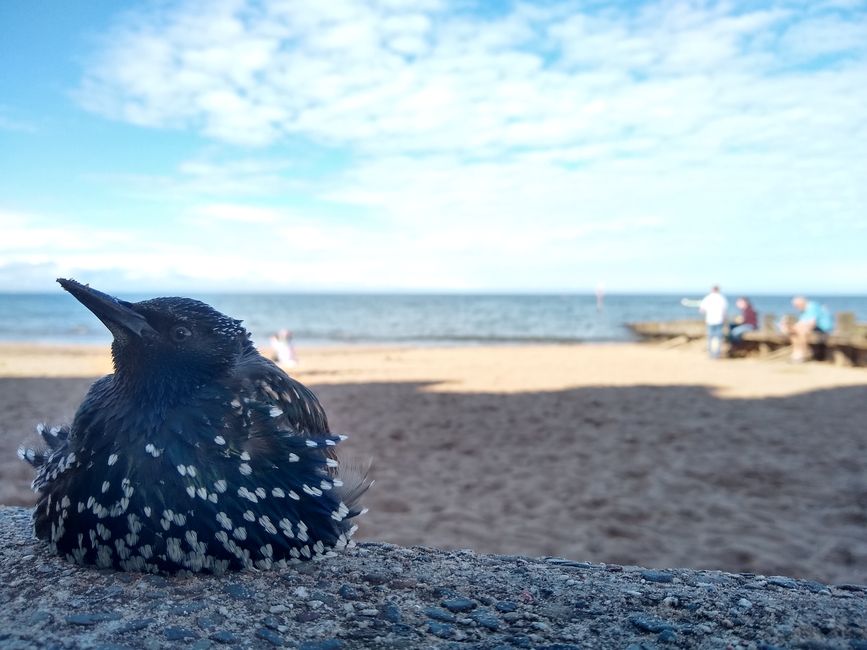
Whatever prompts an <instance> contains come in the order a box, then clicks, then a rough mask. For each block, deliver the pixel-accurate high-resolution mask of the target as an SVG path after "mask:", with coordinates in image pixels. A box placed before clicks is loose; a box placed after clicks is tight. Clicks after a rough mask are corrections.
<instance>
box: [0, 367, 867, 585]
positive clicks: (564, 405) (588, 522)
mask: <svg viewBox="0 0 867 650" xmlns="http://www.w3.org/2000/svg"><path fill="white" fill-rule="evenodd" d="M90 381H91V380H86V379H0V390H2V391H3V393H2V394H3V399H2V403H3V408H4V409H5V410H4V418H3V422H2V423H0V502H3V503H6V504H10V505H30V504H31V503H32V502H33V499H32V493H30V491H29V487H28V486H29V481H30V478H31V475H30V472H29V470H28V468H26V467H25V466H24V465H23V464H21V463H19V462H18V461H17V459H16V458H15V457H14V456H15V449H16V448H17V446H18V445H19V444H20V443H22V442H33V440H34V436H33V434H31V433H30V431H31V430H32V426H33V424H34V423H35V422H38V421H40V420H42V419H45V420H48V421H53V422H63V421H68V420H69V418H70V417H71V415H72V413H74V409H75V407H76V406H77V404H78V402H79V401H80V399H81V397H82V396H83V394H84V392H85V391H86V390H87V387H88V386H89V384H90ZM314 388H315V389H316V391H317V393H318V394H319V396H320V399H321V401H322V403H323V405H324V406H325V408H326V410H327V412H328V413H329V416H330V420H331V425H332V429H333V430H335V431H337V432H340V433H347V434H349V435H350V440H349V441H347V442H346V443H344V445H343V450H344V454H346V455H351V456H352V457H354V458H356V459H358V460H361V461H366V460H367V459H369V458H370V459H373V461H374V468H373V476H374V477H375V478H376V481H377V482H376V486H375V487H374V488H373V489H372V490H371V492H370V493H369V497H368V499H367V505H368V506H369V507H370V513H369V514H367V515H366V516H365V518H364V523H363V527H362V531H361V536H362V538H366V539H377V540H384V541H389V542H393V543H397V544H402V545H414V544H424V545H428V546H444V547H452V548H473V549H474V550H476V551H478V552H491V553H520V554H524V555H559V556H565V557H569V558H573V559H579V560H590V561H595V562H612V563H619V564H641V565H644V566H656V567H672V566H683V567H692V568H711V569H722V570H727V571H734V572H755V573H764V574H768V575H773V574H782V575H790V576H794V577H802V578H812V579H817V580H822V581H831V582H867V532H865V531H867V432H865V427H864V423H863V404H864V402H865V397H867V395H865V390H864V388H863V387H845V388H836V389H831V390H824V391H816V392H811V393H806V394H801V395H796V396H790V397H785V398H766V399H720V398H718V397H716V396H714V395H713V394H712V393H711V392H710V391H709V390H708V389H707V388H705V387H703V386H670V387H659V386H631V387H594V388H579V389H574V390H563V391H551V392H533V393H519V394H508V395H502V394H486V393H472V394H468V393H454V392H435V391H433V390H431V387H430V386H427V385H425V384H417V383H372V384H336V385H320V386H314Z"/></svg>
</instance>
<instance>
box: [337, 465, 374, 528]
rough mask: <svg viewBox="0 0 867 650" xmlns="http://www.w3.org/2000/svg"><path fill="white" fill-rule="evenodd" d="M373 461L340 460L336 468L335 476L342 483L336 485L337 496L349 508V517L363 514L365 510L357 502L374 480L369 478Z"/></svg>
mask: <svg viewBox="0 0 867 650" xmlns="http://www.w3.org/2000/svg"><path fill="white" fill-rule="evenodd" d="M372 465H373V461H368V462H367V463H366V464H364V463H362V462H359V461H356V460H348V461H347V460H341V461H340V467H339V468H338V470H337V478H339V479H340V480H341V481H343V485H342V486H340V487H336V488H335V489H336V490H337V496H338V497H339V498H340V500H341V501H343V503H345V504H346V507H347V508H349V515H348V516H347V518H349V517H356V516H358V515H360V514H364V512H365V510H363V509H362V508H361V507H360V504H359V502H360V501H361V497H362V496H364V493H365V492H367V490H368V489H370V487H371V486H372V485H373V484H374V482H375V481H374V480H372V479H370V478H369V475H370V469H371V466H372Z"/></svg>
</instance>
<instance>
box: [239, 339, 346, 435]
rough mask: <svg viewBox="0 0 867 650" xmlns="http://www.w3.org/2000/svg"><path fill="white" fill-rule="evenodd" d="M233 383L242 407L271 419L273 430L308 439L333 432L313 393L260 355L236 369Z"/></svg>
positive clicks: (246, 360)
mask: <svg viewBox="0 0 867 650" xmlns="http://www.w3.org/2000/svg"><path fill="white" fill-rule="evenodd" d="M230 382H231V384H232V385H234V392H235V393H237V395H238V399H239V400H240V402H241V403H242V407H243V408H245V409H250V410H253V411H254V412H258V413H259V414H260V415H267V416H268V418H270V427H272V428H274V427H279V428H284V429H285V428H288V429H289V430H291V431H293V432H295V433H297V434H299V435H306V436H310V435H322V434H327V433H328V432H329V431H330V429H329V428H328V418H327V417H326V415H325V411H324V410H323V408H322V405H321V404H320V403H319V400H318V399H317V398H316V395H314V394H313V391H311V390H310V389H309V388H307V387H306V386H304V384H302V383H301V382H298V381H295V380H294V379H292V378H291V377H289V375H287V374H286V373H285V372H283V370H281V369H280V368H279V367H278V366H277V365H276V364H274V363H272V362H271V361H269V360H268V359H265V358H263V357H261V356H258V355H256V356H253V357H248V358H247V359H244V360H243V361H242V362H241V363H239V364H238V365H237V366H236V368H235V371H234V373H233V375H232V377H231V379H230ZM244 400H247V401H246V402H245V401H244ZM236 408H240V407H236Z"/></svg>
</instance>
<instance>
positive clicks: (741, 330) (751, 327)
mask: <svg viewBox="0 0 867 650" xmlns="http://www.w3.org/2000/svg"><path fill="white" fill-rule="evenodd" d="M735 305H737V307H738V309H740V310H741V313H740V316H738V317H737V318H735V321H734V323H733V324H732V327H731V329H730V330H729V342H730V343H731V344H732V345H737V344H738V343H739V342H740V340H741V338H742V337H743V335H744V334H746V333H747V332H755V331H756V330H757V329H759V317H758V315H757V314H756V310H755V309H753V303H752V302H750V299H749V298H745V297H743V296H742V297H740V298H738V299H737V300H736V301H735Z"/></svg>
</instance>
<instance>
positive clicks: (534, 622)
mask: <svg viewBox="0 0 867 650" xmlns="http://www.w3.org/2000/svg"><path fill="white" fill-rule="evenodd" d="M662 573H663V574H664V575H666V576H671V580H670V581H667V580H668V578H667V577H665V578H663V580H665V581H664V582H660V581H659V580H654V579H653V578H652V577H651V579H649V580H648V570H647V569H642V568H639V567H619V566H613V565H604V564H590V563H584V562H571V561H563V560H561V559H558V558H528V557H521V556H495V555H476V554H474V553H472V552H469V551H441V550H436V549H429V548H403V547H398V546H392V545H389V544H363V545H361V546H360V547H359V548H357V549H355V550H354V551H350V552H348V553H345V554H342V555H341V556H339V557H337V558H333V559H329V560H326V561H324V562H320V563H315V564H314V563H311V564H308V565H303V566H300V567H295V568H292V569H288V570H285V571H271V572H258V571H257V572H246V573H239V574H233V575H231V576H226V577H223V578H219V577H213V576H201V575H197V576H186V577H173V576H168V577H163V576H147V575H141V574H123V573H114V572H110V571H98V570H95V569H84V568H79V567H76V566H73V565H72V564H69V563H68V562H66V561H64V560H61V559H59V558H56V557H51V556H48V555H47V554H46V549H45V546H44V545H43V544H42V543H41V542H38V541H37V540H35V539H34V538H33V537H32V534H31V530H30V511H29V510H26V509H23V508H0V647H2V648H4V649H11V650H15V649H19V648H43V647H44V648H100V647H102V648H121V647H129V648H161V647H167V646H169V647H171V646H178V647H181V646H183V647H196V648H198V647H201V648H205V647H217V646H220V645H223V646H224V647H225V644H231V646H232V647H239V648H273V647H275V646H279V647H289V648H311V649H312V648H373V649H379V648H383V649H385V648H497V647H502V648H507V647H518V648H660V647H665V648H714V649H716V648H774V647H777V648H867V587H863V586H859V585H851V584H846V585H837V586H835V585H821V584H819V583H816V582H808V581H801V580H794V579H790V578H785V577H781V576H770V577H765V576H758V575H752V574H728V573H721V572H715V571H693V570H686V569H672V570H668V571H665V572H662ZM658 574H659V572H657V573H650V575H651V576H655V577H658ZM471 604H472V605H475V607H474V608H470V606H471ZM476 604H477V605H476ZM444 605H445V607H444ZM449 605H451V608H452V609H453V610H455V611H453V612H450V611H448V609H447V607H448V606H449ZM468 608H470V609H469V611H466V610H467V609H468ZM431 612H438V613H439V612H441V613H442V614H448V617H447V616H442V617H441V619H440V620H434V618H433V617H432V616H431ZM450 617H453V619H454V620H451V618H450ZM446 618H448V619H449V622H446V621H444V620H442V619H446Z"/></svg>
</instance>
